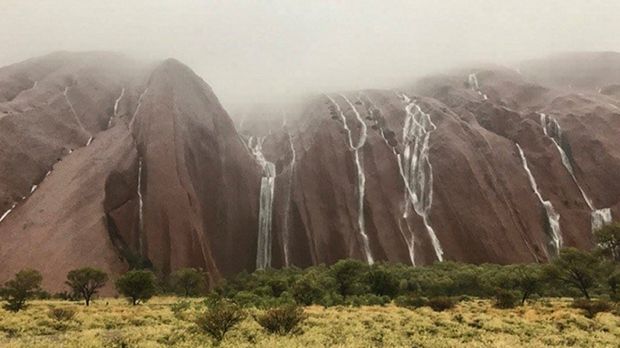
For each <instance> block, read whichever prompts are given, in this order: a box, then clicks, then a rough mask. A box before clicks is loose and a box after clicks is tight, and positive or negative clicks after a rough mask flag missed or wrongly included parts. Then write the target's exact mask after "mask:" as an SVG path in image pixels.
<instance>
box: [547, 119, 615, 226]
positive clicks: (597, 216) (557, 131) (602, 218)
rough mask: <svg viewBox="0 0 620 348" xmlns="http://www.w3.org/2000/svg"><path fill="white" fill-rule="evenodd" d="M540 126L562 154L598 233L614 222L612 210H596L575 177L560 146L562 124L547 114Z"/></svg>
mask: <svg viewBox="0 0 620 348" xmlns="http://www.w3.org/2000/svg"><path fill="white" fill-rule="evenodd" d="M540 126H541V127H542V130H543V134H544V135H545V136H546V137H548V138H549V139H551V141H552V142H553V144H554V145H555V148H556V149H557V150H558V152H559V153H560V158H561V159H562V164H563V165H564V168H566V170H567V171H568V173H569V174H570V176H571V178H572V179H573V182H574V183H575V185H577V188H578V189H579V192H580V193H581V196H582V197H583V200H584V201H585V202H586V204H587V205H588V208H590V211H591V213H590V219H591V228H592V231H596V230H597V229H599V228H601V227H602V226H604V225H606V224H609V223H611V221H612V215H611V209H609V208H603V209H596V208H595V207H594V203H593V202H592V199H591V198H590V197H588V195H587V194H586V192H585V191H584V189H583V188H582V187H581V184H580V183H579V181H578V180H577V177H576V176H575V171H574V170H573V166H572V164H571V163H570V159H569V158H568V155H567V154H566V152H565V151H564V149H563V148H562V147H561V146H560V144H559V142H561V141H562V128H561V127H560V124H559V123H558V121H557V120H555V119H554V118H551V117H548V116H547V115H546V114H543V113H541V114H540Z"/></svg>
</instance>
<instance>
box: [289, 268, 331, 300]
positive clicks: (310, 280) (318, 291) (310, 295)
mask: <svg viewBox="0 0 620 348" xmlns="http://www.w3.org/2000/svg"><path fill="white" fill-rule="evenodd" d="M291 292H292V295H293V298H294V299H295V302H297V303H299V304H301V305H305V306H309V305H311V304H313V303H317V302H319V301H320V300H321V297H323V295H324V294H323V289H322V288H321V285H320V284H319V282H318V280H317V279H315V277H313V276H312V275H305V276H303V277H302V278H300V279H299V280H297V281H296V282H295V283H293V286H292V289H291Z"/></svg>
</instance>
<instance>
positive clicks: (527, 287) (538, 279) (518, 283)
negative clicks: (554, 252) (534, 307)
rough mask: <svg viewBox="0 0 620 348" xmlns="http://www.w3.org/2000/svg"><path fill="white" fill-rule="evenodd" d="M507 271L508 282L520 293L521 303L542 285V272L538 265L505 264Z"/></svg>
mask: <svg viewBox="0 0 620 348" xmlns="http://www.w3.org/2000/svg"><path fill="white" fill-rule="evenodd" d="M506 267H507V271H508V273H509V279H508V281H507V284H509V285H510V286H511V287H512V288H513V289H515V290H519V292H520V293H521V299H520V300H521V305H522V306H523V305H524V304H525V301H526V300H527V299H528V298H529V297H530V296H531V295H532V294H534V293H536V292H538V291H540V289H541V288H542V285H543V279H544V274H543V272H542V269H541V268H540V266H539V265H535V264H534V265H512V266H506Z"/></svg>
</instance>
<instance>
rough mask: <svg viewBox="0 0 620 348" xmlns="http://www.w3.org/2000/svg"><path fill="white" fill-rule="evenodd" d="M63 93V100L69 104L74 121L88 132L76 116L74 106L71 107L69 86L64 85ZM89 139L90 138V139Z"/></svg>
mask: <svg viewBox="0 0 620 348" xmlns="http://www.w3.org/2000/svg"><path fill="white" fill-rule="evenodd" d="M63 94H64V96H65V101H66V102H67V105H69V109H71V114H73V117H74V118H75V121H76V122H77V124H78V126H80V128H82V130H83V131H84V132H85V133H88V134H90V132H89V131H87V130H86V128H84V125H83V124H82V121H81V120H80V118H79V117H78V115H77V112H75V108H74V107H73V103H71V101H70V100H69V87H65V91H64V92H63ZM90 140H92V139H90Z"/></svg>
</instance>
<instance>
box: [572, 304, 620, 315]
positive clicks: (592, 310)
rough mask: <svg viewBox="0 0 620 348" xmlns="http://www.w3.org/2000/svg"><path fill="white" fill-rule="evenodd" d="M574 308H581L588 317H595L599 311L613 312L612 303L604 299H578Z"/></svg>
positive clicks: (573, 305)
mask: <svg viewBox="0 0 620 348" xmlns="http://www.w3.org/2000/svg"><path fill="white" fill-rule="evenodd" d="M572 307H573V308H578V309H581V310H582V311H583V313H584V315H585V316H586V317H588V318H594V317H595V316H596V315H597V314H598V313H601V312H611V311H612V309H613V306H612V305H611V303H609V302H607V301H604V300H596V301H592V300H588V299H576V300H574V301H573V304H572Z"/></svg>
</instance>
